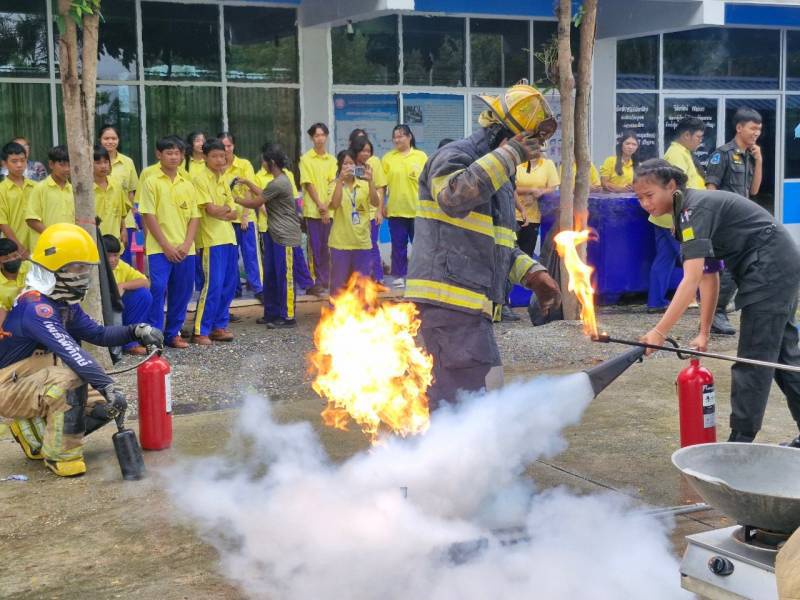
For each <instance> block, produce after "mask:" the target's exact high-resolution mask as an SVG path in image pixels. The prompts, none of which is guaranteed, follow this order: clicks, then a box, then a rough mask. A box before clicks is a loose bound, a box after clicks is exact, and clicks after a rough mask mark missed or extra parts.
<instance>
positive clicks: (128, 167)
mask: <svg viewBox="0 0 800 600" xmlns="http://www.w3.org/2000/svg"><path fill="white" fill-rule="evenodd" d="M111 176H112V177H116V178H117V180H118V181H119V183H120V185H122V187H123V189H124V190H125V200H126V202H127V203H128V212H127V214H126V215H125V227H127V228H128V229H135V228H136V220H135V219H134V218H133V212H132V211H131V207H132V206H133V201H132V200H130V196H129V195H128V194H129V193H130V192H136V186H137V184H138V182H139V177H138V176H137V175H136V165H134V164H133V160H132V159H131V158H130V157H129V156H125V155H124V154H122V153H121V152H117V155H116V156H115V157H114V160H112V161H111ZM101 229H102V228H101ZM117 235H118V236H119V234H117Z"/></svg>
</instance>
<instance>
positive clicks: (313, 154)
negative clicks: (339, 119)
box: [300, 123, 336, 292]
mask: <svg viewBox="0 0 800 600" xmlns="http://www.w3.org/2000/svg"><path fill="white" fill-rule="evenodd" d="M307 133H308V136H309V137H310V138H311V141H312V143H313V144H314V147H313V148H311V150H309V151H308V152H306V153H305V154H303V156H301V157H300V187H302V188H303V218H304V219H305V221H306V233H307V235H308V263H309V266H310V267H311V275H312V277H314V291H315V292H317V291H318V292H324V291H325V290H327V289H328V286H329V285H330V279H331V274H330V262H331V258H330V252H329V251H328V237H329V236H330V233H331V215H330V212H329V211H328V186H329V185H330V183H331V182H332V181H333V180H334V179H336V157H335V156H333V155H332V154H330V153H329V152H328V150H327V145H328V135H329V131H328V126H327V125H325V123H314V124H313V125H312V126H311V127H309V128H308V132H307Z"/></svg>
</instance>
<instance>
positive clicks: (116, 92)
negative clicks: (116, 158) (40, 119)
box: [56, 85, 142, 170]
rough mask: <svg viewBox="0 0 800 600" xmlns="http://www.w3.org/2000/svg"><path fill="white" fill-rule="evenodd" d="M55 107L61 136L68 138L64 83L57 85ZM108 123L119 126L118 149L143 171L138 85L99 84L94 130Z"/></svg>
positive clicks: (64, 138)
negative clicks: (63, 94)
mask: <svg viewBox="0 0 800 600" xmlns="http://www.w3.org/2000/svg"><path fill="white" fill-rule="evenodd" d="M56 110H57V111H58V139H59V140H60V141H61V143H62V144H65V143H66V141H67V132H66V129H65V128H64V104H63V97H62V95H61V86H60V85H59V86H57V87H56ZM105 123H110V124H111V125H116V126H117V128H118V129H119V134H120V141H119V151H120V152H122V153H123V154H125V155H127V156H130V157H131V158H132V159H133V162H134V163H135V164H136V169H137V170H141V162H142V125H141V121H140V117H139V88H138V87H136V86H133V85H98V86H97V96H96V106H95V129H100V127H101V126H102V125H104V124H105Z"/></svg>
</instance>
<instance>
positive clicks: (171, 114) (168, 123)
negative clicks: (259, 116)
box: [145, 85, 263, 161]
mask: <svg viewBox="0 0 800 600" xmlns="http://www.w3.org/2000/svg"><path fill="white" fill-rule="evenodd" d="M145 101H146V103H147V140H148V145H149V146H150V148H148V149H147V155H148V157H149V158H150V160H151V161H152V160H155V157H154V155H153V151H152V149H153V147H154V146H155V143H156V140H158V138H160V137H163V136H165V135H171V134H175V135H178V136H180V137H181V138H185V137H186V136H187V134H188V133H189V132H190V131H193V130H195V129H199V130H200V131H205V132H208V133H209V134H211V135H216V134H217V133H219V131H221V130H222V94H221V89H220V88H218V87H206V86H202V87H201V86H193V87H185V86H173V85H149V86H146V87H145ZM262 110H263V107H262Z"/></svg>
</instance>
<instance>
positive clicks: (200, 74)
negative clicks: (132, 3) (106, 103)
mask: <svg viewBox="0 0 800 600" xmlns="http://www.w3.org/2000/svg"><path fill="white" fill-rule="evenodd" d="M142 44H143V46H144V76H145V78H146V79H169V80H180V79H200V80H207V81H219V79H220V62H219V7H218V6H214V5H206V4H192V5H187V4H172V3H166V2H142ZM148 111H149V109H148Z"/></svg>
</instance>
